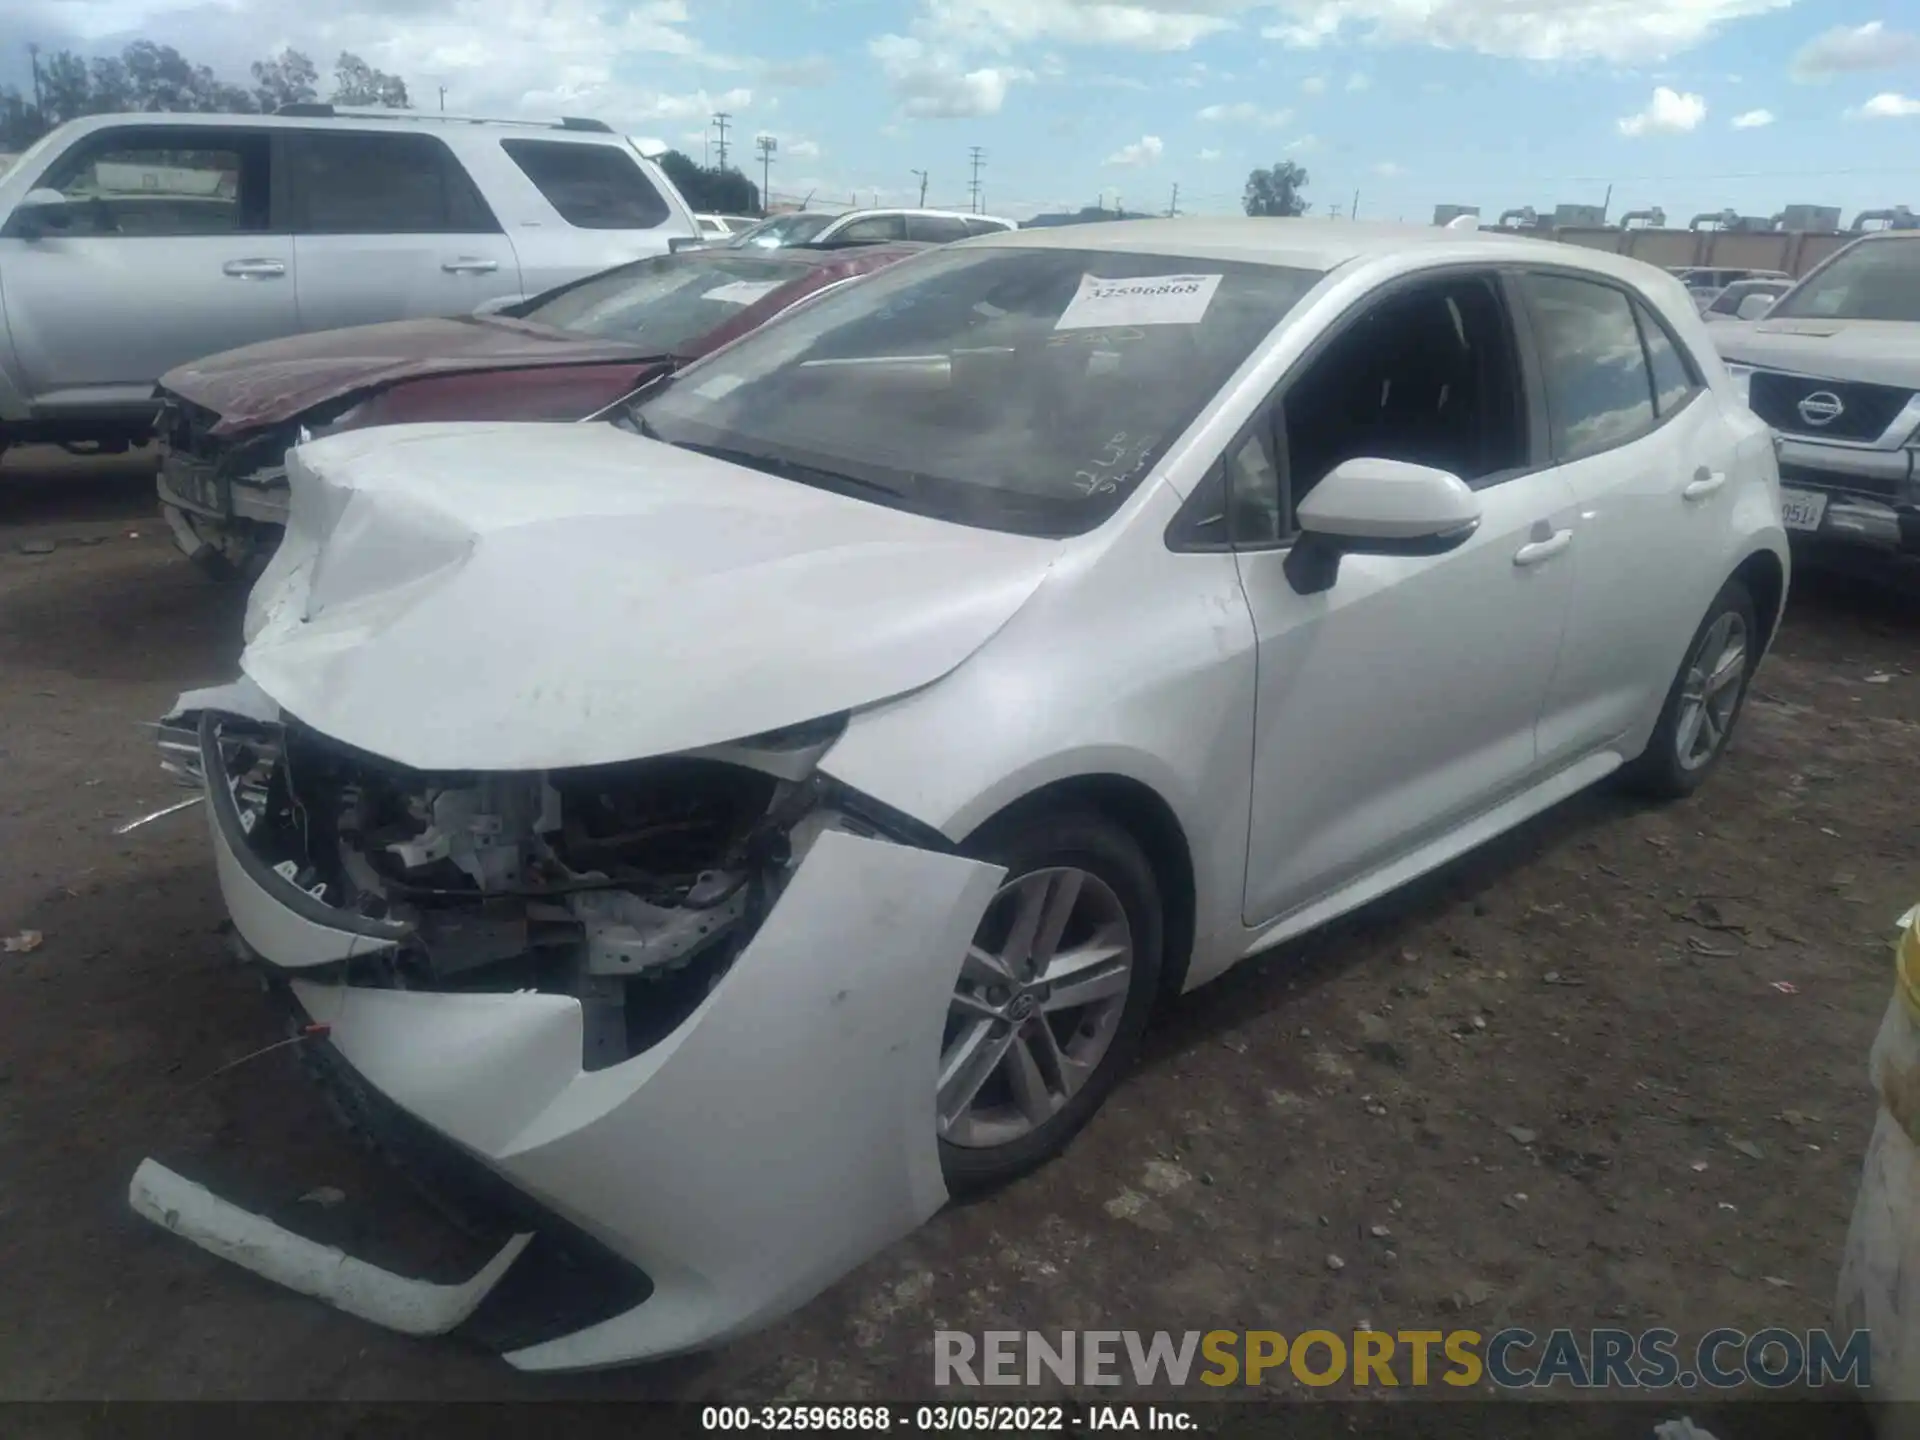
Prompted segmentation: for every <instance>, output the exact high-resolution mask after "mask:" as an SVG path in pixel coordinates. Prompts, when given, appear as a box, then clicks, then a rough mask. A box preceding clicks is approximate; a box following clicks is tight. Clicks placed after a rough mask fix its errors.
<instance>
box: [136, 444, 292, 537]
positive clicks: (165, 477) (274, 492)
mask: <svg viewBox="0 0 1920 1440" xmlns="http://www.w3.org/2000/svg"><path fill="white" fill-rule="evenodd" d="M155 488H156V489H157V490H158V492H159V498H160V513H161V514H162V515H163V516H165V517H166V521H167V524H168V527H169V528H170V529H171V530H172V532H173V539H174V544H175V545H177V546H179V548H180V549H181V550H182V551H184V552H185V553H186V554H188V555H189V556H191V555H193V554H195V553H196V552H197V551H199V550H200V549H202V548H204V547H205V546H207V545H209V544H213V543H215V542H216V541H217V540H218V539H219V538H221V536H222V535H223V534H224V532H226V531H228V530H230V529H232V528H234V525H235V522H237V521H238V522H245V523H246V524H247V525H249V526H252V525H264V526H277V527H280V528H282V529H284V528H285V526H286V523H287V512H288V508H289V504H290V501H289V493H290V492H289V490H288V485H287V472H286V467H285V466H284V465H282V466H279V467H277V468H275V467H268V468H267V469H264V470H259V471H256V472H254V473H253V474H251V475H248V476H247V477H246V478H245V479H243V480H239V481H236V480H233V479H230V478H229V477H227V476H226V475H223V474H221V473H220V470H219V467H217V466H216V465H214V464H213V463H211V462H210V461H206V460H202V459H199V458H197V457H195V456H193V455H191V454H188V453H185V452H183V451H180V450H176V449H174V448H173V447H171V446H162V448H161V452H160V467H159V472H158V477H157V479H156V481H155Z"/></svg>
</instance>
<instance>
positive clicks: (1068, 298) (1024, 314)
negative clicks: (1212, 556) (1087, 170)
mask: <svg viewBox="0 0 1920 1440" xmlns="http://www.w3.org/2000/svg"><path fill="white" fill-rule="evenodd" d="M1319 278H1320V274H1319V272H1317V271H1311V270H1299V269H1288V268H1282V267H1279V266H1273V265H1258V264H1248V263H1245V262H1229V261H1220V260H1205V261H1202V260H1193V259H1189V258H1182V257H1173V256H1159V255H1137V254H1124V253H1115V252H1109V251H1100V250H1059V249H1051V248H1039V247H1033V248H1026V247H1021V248H1010V247H1006V248H992V249H975V250H937V251H929V252H928V253H927V254H926V255H923V256H921V257H919V258H917V259H914V260H909V261H907V262H905V263H903V264H901V265H897V266H894V267H893V268H891V269H889V270H887V271H885V272H883V273H881V274H880V275H878V276H876V277H873V278H871V279H868V280H864V281H862V282H861V283H860V284H858V285H854V286H849V287H847V288H846V289H844V290H838V291H831V292H828V293H826V294H823V295H822V296H821V297H820V298H819V299H817V300H815V301H813V302H812V303H811V304H809V305H807V306H806V307H804V308H803V309H800V310H796V311H794V312H793V313H791V314H790V315H788V316H787V317H785V319H784V320H783V321H782V322H781V323H779V324H776V325H773V326H770V327H768V328H767V329H764V330H761V331H758V332H757V333H755V334H753V335H750V336H748V337H746V338H745V339H744V340H742V341H740V342H738V343H737V344H735V345H733V346H731V347H730V348H729V349H728V350H727V351H726V352H725V353H724V354H723V355H722V356H720V357H718V358H716V360H715V361H714V362H713V363H711V364H708V365H703V366H697V367H695V368H694V369H693V370H692V371H690V372H688V373H687V374H686V376H685V378H684V379H683V380H682V381H680V382H676V383H671V384H669V385H668V386H667V387H666V388H665V389H663V390H660V391H657V392H654V394H653V395H651V396H649V398H648V399H647V400H645V401H643V402H638V403H636V404H635V405H634V406H633V407H632V408H631V410H630V414H631V416H632V418H633V420H634V421H635V422H636V424H637V426H638V428H639V429H640V430H641V431H642V432H643V433H645V434H648V435H651V436H653V437H654V438H656V439H660V440H664V441H666V442H668V443H669V444H675V445H684V446H687V447H689V448H692V449H698V450H703V451H706V452H708V453H710V454H716V455H720V456H721V457H722V458H725V459H728V460H732V461H734V462H736V463H738V464H743V465H749V466H752V467H753V468H756V469H761V470H765V471H768V472H769V473H773V474H778V475H784V476H787V477H788V478H791V479H794V480H796V481H800V482H801V483H806V484H817V485H821V486H823V487H825V488H829V489H835V488H837V489H844V490H845V491H846V492H847V493H849V494H853V495H857V496H860V497H861V498H863V499H870V500H874V501H876V502H877V503H880V504H886V505H893V506H896V507H898V508H901V509H907V510H913V511H916V512H919V513H922V514H927V515H933V516H936V517H938V518H941V519H946V520H953V521H957V522H960V523H962V524H968V525H977V526H982V527H985V528H988V529H996V530H1012V531H1017V532H1019V533H1022V534H1030V535H1049V536H1063V535H1076V534H1080V533H1083V532H1084V531H1087V530H1090V529H1092V528H1093V527H1094V526H1095V525H1097V524H1099V523H1100V521H1102V520H1103V519H1105V518H1106V517H1107V516H1108V515H1110V514H1112V513H1113V512H1114V510H1115V509H1117V508H1118V507H1119V505H1120V503H1121V501H1122V500H1124V499H1125V498H1126V497H1127V495H1128V494H1130V493H1131V492H1132V491H1133V489H1134V488H1135V486H1137V485H1138V484H1139V482H1140V480H1141V479H1142V478H1143V477H1144V476H1145V475H1146V474H1147V473H1148V471H1150V470H1151V469H1152V468H1153V465H1154V463H1155V462H1156V461H1157V460H1158V459H1159V458H1160V456H1161V455H1162V454H1163V453H1164V452H1165V451H1166V449H1167V447H1168V446H1169V445H1171V444H1172V443H1173V441H1174V440H1175V439H1176V438H1178V436H1179V435H1180V433H1181V432H1182V431H1183V430H1185V429H1186V428H1187V426H1188V425H1190V424H1191V423H1192V422H1193V419H1194V417H1195V416H1197V415H1198V414H1199V413H1200V411H1201V409H1202V408H1203V407H1204V406H1205V405H1206V404H1207V402H1208V401H1210V400H1211V399H1212V398H1213V397H1214V395H1215V393H1216V392H1217V391H1218V390H1219V389H1220V387H1221V386H1222V385H1224V384H1225V383H1226V381H1227V380H1228V378H1229V377H1230V376H1232V374H1233V373H1234V372H1235V371H1236V370H1237V369H1239V367H1240V365H1241V364H1242V363H1243V362H1244V361H1245V360H1246V359H1247V357H1248V356H1249V355H1250V354H1252V353H1253V351H1254V350H1255V348H1256V347H1258V346H1259V345H1260V343H1261V342H1262V340H1264V339H1265V338H1266V336H1267V335H1268V334H1269V333H1271V332H1272V330H1273V328H1274V326H1275V325H1277V324H1278V323H1279V321H1280V320H1281V318H1282V317H1283V316H1285V315H1286V313H1287V312H1288V311H1289V310H1291V309H1292V308H1293V306H1294V305H1295V303H1297V302H1298V301H1299V299H1300V297H1301V296H1302V295H1304V294H1306V292H1307V291H1308V290H1309V289H1310V288H1311V287H1312V286H1313V284H1314V282H1315V281H1317V280H1318V279H1319Z"/></svg>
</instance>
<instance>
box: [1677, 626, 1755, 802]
mask: <svg viewBox="0 0 1920 1440" xmlns="http://www.w3.org/2000/svg"><path fill="white" fill-rule="evenodd" d="M1746 674H1747V625H1746V621H1744V620H1743V619H1741V618H1740V616H1739V615H1738V614H1737V613H1735V612H1734V611H1732V610H1727V611H1724V612H1722V614H1721V616H1720V618H1719V619H1718V620H1715V621H1714V622H1713V624H1711V625H1709V626H1708V627H1707V631H1706V633H1705V634H1704V635H1702V636H1701V637H1700V643H1699V644H1698V645H1696V646H1694V649H1693V654H1692V655H1691V656H1689V657H1688V659H1687V674H1686V678H1685V680H1683V681H1682V682H1681V686H1680V713H1679V722H1680V723H1679V724H1678V725H1677V726H1676V727H1675V729H1674V748H1675V751H1676V753H1677V755H1678V757H1679V760H1680V768H1681V769H1683V770H1698V769H1700V768H1701V767H1702V766H1703V765H1705V764H1706V763H1707V762H1708V761H1710V760H1712V759H1713V757H1714V756H1715V755H1717V754H1719V752H1720V747H1721V746H1722V745H1723V744H1725V743H1726V739H1727V732H1728V731H1729V730H1730V729H1732V728H1733V717H1734V714H1735V712H1736V711H1738V709H1739V708H1740V690H1741V685H1742V683H1743V682H1744V681H1745V679H1746Z"/></svg>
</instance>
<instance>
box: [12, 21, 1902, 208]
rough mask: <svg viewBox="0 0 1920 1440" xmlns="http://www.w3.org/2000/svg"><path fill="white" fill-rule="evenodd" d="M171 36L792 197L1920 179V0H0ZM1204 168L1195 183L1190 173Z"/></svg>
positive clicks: (1213, 202) (1858, 188)
mask: <svg viewBox="0 0 1920 1440" xmlns="http://www.w3.org/2000/svg"><path fill="white" fill-rule="evenodd" d="M138 38H145V39H152V40H156V41H160V42H162V43H167V44H172V45H174V46H176V47H177V48H178V49H179V50H181V51H182V52H183V53H184V54H185V55H186V56H187V57H188V58H189V59H191V60H194V61H196V62H198V63H201V64H206V65H209V66H211V67H212V68H213V69H214V70H215V71H216V72H217V73H219V74H220V75H222V76H223V78H229V79H233V80H236V81H244V80H245V79H246V78H247V66H248V63H249V62H250V61H252V60H254V59H257V58H259V57H261V56H263V55H270V54H273V53H275V52H277V51H278V50H279V49H280V48H281V47H283V46H288V45H291V46H294V47H296V48H298V49H301V50H304V51H306V52H307V53H308V54H309V55H311V56H312V57H313V58H314V59H315V60H316V61H318V62H319V63H320V65H321V69H322V71H323V74H324V73H325V72H326V71H327V70H328V68H329V67H330V63H331V58H332V57H333V56H334V55H335V54H337V53H338V52H339V51H340V50H342V49H348V50H352V51H353V52H355V53H356V54H359V55H360V56H362V57H363V58H365V59H366V60H368V61H369V62H371V63H372V64H374V65H376V66H378V67H379V68H381V69H383V70H388V71H392V72H394V73H397V74H399V75H400V76H402V77H403V78H404V79H405V80H406V81H407V82H408V84H409V86H410V87H411V89H412V92H413V96H414V100H415V103H416V104H418V105H423V106H435V105H438V104H439V103H440V99H439V87H440V86H443V85H444V86H445V87H446V100H445V107H446V108H447V109H448V110H450V111H456V112H460V113H466V114H485V115H502V116H507V115H515V116H518V115H528V116H542V115H558V114H568V115H592V116H597V117H599V118H601V119H604V120H606V121H608V122H609V123H610V124H612V125H614V126H615V127H616V128H618V129H621V130H623V131H625V132H627V133H629V134H633V135H641V136H649V137H655V138H659V139H662V140H665V141H667V142H668V143H669V144H672V145H675V146H677V147H678V148H680V149H682V150H685V151H687V152H688V153H690V154H692V155H693V156H694V157H695V158H697V159H701V158H707V157H709V156H710V155H711V154H712V151H713V140H714V138H715V133H716V132H715V130H714V127H713V126H712V125H711V123H710V120H709V117H710V116H711V115H712V114H713V113H714V112H716V111H726V112H728V113H730V114H731V116H732V119H731V121H730V125H729V137H728V138H729V146H730V150H731V158H732V160H733V161H734V163H736V164H740V165H741V167H742V168H744V169H747V170H748V171H749V173H750V174H752V175H753V176H754V178H755V179H756V180H758V179H759V176H760V167H759V164H758V153H757V151H756V150H755V149H754V139H755V137H756V136H759V135H762V134H765V135H771V136H772V137H773V138H774V140H775V142H776V146H777V148H776V150H775V151H774V156H773V163H772V166H771V171H770V173H771V181H772V190H773V192H774V194H775V197H776V198H781V199H787V198H792V199H798V198H802V197H804V196H808V195H811V196H812V197H813V198H814V200H815V202H816V203H820V202H827V201H831V202H833V203H835V204H839V205H844V204H846V203H848V202H849V201H850V200H852V199H853V198H855V197H857V198H858V200H859V201H860V203H862V204H868V203H900V202H903V201H905V202H912V201H915V200H917V199H918V198H919V194H920V178H919V175H918V174H917V173H916V172H920V171H924V172H926V177H927V184H926V198H927V203H929V204H932V205H945V206H954V207H958V208H970V197H969V181H970V179H971V177H972V174H973V171H972V166H971V159H970V156H971V151H972V148H973V147H976V146H977V147H979V149H980V151H981V152H982V156H983V160H982V164H981V167H980V171H979V178H980V184H981V198H982V205H981V208H983V209H985V210H986V211H988V212H990V213H993V214H1000V215H1006V216H1010V217H1012V218H1016V219H1024V218H1026V217H1027V216H1029V215H1032V214H1034V213H1036V212H1039V211H1047V210H1059V209H1070V210H1074V209H1078V208H1080V207H1081V206H1083V205H1092V204H1096V203H1101V204H1105V205H1108V206H1112V205H1114V204H1116V203H1118V204H1121V205H1124V206H1125V207H1126V208H1128V209H1131V210H1152V211H1156V212H1162V213H1164V212H1165V211H1166V210H1167V209H1168V208H1169V207H1171V206H1174V205H1177V207H1178V209H1179V211H1180V212H1181V213H1186V214H1204V213H1230V212H1235V211H1237V210H1238V208H1239V202H1240V196H1241V192H1242V188H1243V186H1244V185H1245V182H1246V177H1247V173H1248V171H1249V170H1251V169H1252V168H1254V167H1255V166H1264V165H1272V164H1275V163H1278V162H1280V161H1284V160H1291V161H1294V162H1296V163H1298V164H1299V165H1301V166H1303V167H1304V168H1305V169H1306V170H1307V173H1308V176H1309V182H1308V184H1307V186H1306V191H1305V193H1306V197H1307V199H1308V201H1309V202H1310V204H1311V205H1312V212H1311V213H1314V214H1322V215H1325V214H1331V213H1339V214H1348V213H1351V212H1352V210H1353V208H1354V204H1355V197H1356V195H1357V197H1358V211H1359V215H1360V218H1362V219H1386V220H1393V219H1405V220H1408V221H1420V222H1425V221H1428V220H1430V219H1431V218H1432V211H1433V207H1434V206H1435V205H1436V204H1440V203H1454V204H1466V205H1478V206H1480V207H1481V211H1482V214H1483V215H1485V216H1487V217H1489V218H1492V217H1493V216H1496V215H1497V214H1498V213H1499V212H1501V211H1503V210H1506V209H1508V208H1512V207H1518V206H1522V205H1532V206H1535V207H1536V208H1540V209H1546V208H1550V207H1552V206H1553V205H1555V204H1560V203H1586V204H1599V203H1601V202H1602V201H1603V200H1605V199H1606V198H1607V196H1608V191H1609V187H1611V211H1610V213H1611V214H1612V215H1614V216H1618V215H1619V214H1620V213H1622V212H1623V211H1626V210H1629V209H1643V208H1646V207H1650V206H1655V205H1657V206H1661V207H1663V208H1664V209H1665V211H1666V213H1667V216H1668V220H1669V223H1679V224H1685V223H1686V221H1687V220H1688V219H1689V218H1690V217H1692V216H1693V215H1694V214H1696V213H1699V212H1703V211H1719V210H1721V209H1724V208H1727V207H1732V208H1734V209H1736V210H1738V211H1740V212H1741V213H1743V214H1758V215H1771V214H1773V213H1775V212H1776V211H1778V210H1780V209H1782V208H1783V207H1784V206H1786V205H1789V204H1815V205H1837V206H1840V207H1841V208H1842V209H1843V210H1844V211H1845V212H1846V217H1847V218H1848V219H1851V217H1852V214H1853V213H1854V212H1855V211H1857V210H1859V209H1862V208H1879V207H1885V206H1892V205H1895V204H1899V203H1901V202H1906V203H1908V204H1912V205H1915V206H1916V207H1920V0H605V3H601V0H330V3H325V4H313V3H311V0H0V83H13V84H16V85H20V86H21V87H22V88H23V89H26V88H27V87H28V85H29V83H30V81H29V71H28V59H27V55H26V45H27V44H28V43H29V42H37V43H38V44H39V45H40V46H41V47H42V48H43V50H51V49H59V48H70V49H76V50H80V51H82V52H85V53H97V52H106V51H113V50H117V49H118V48H119V47H120V46H121V45H123V44H125V43H126V42H127V41H128V40H131V39H138ZM1176 186H1177V187H1178V196H1177V200H1176V198H1175V187H1176Z"/></svg>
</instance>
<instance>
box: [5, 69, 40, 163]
mask: <svg viewBox="0 0 1920 1440" xmlns="http://www.w3.org/2000/svg"><path fill="white" fill-rule="evenodd" d="M46 133H47V121H46V117H45V116H43V115H42V114H41V113H40V112H39V111H38V110H36V109H34V108H33V102H32V101H31V100H29V99H27V98H26V96H24V95H22V94H21V93H20V92H19V91H18V90H17V89H15V88H14V87H13V86H11V85H7V86H0V151H6V152H8V153H17V152H19V151H21V150H24V149H26V148H27V146H29V145H31V144H32V143H33V142H34V141H36V140H38V139H39V138H40V137H41V136H42V135H44V134H46Z"/></svg>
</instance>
